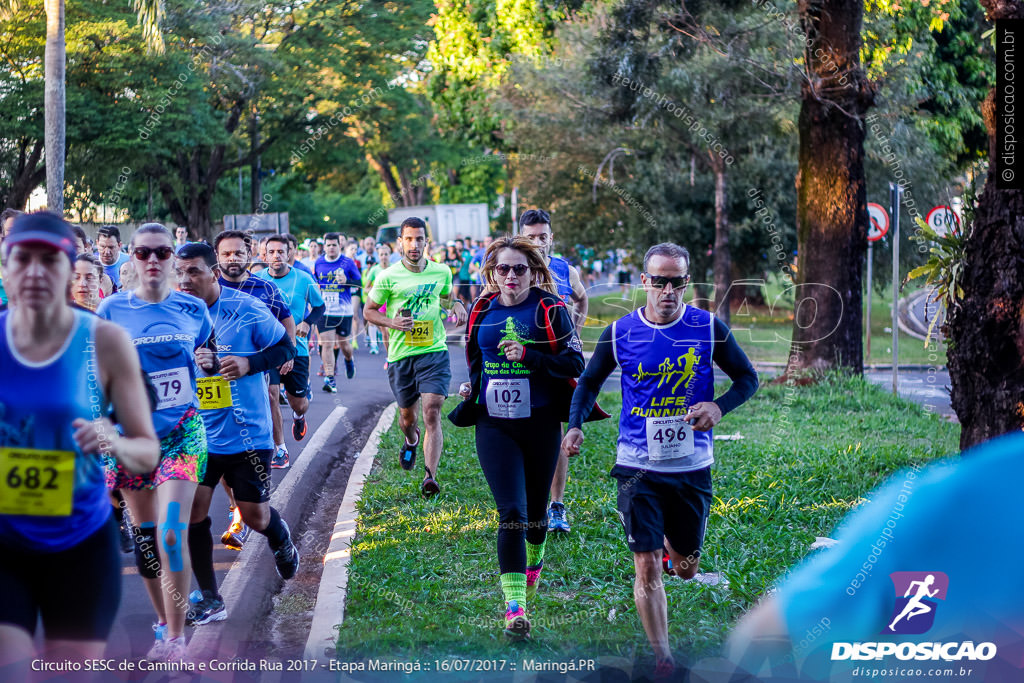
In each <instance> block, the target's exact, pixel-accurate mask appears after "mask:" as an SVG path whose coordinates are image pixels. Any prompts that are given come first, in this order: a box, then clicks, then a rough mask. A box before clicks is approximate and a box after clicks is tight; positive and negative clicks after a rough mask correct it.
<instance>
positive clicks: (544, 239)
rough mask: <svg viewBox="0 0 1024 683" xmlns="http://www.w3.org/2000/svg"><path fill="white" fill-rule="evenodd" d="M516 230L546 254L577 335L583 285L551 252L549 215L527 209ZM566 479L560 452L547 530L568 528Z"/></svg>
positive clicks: (566, 465)
mask: <svg viewBox="0 0 1024 683" xmlns="http://www.w3.org/2000/svg"><path fill="white" fill-rule="evenodd" d="M519 232H520V233H521V234H522V235H523V237H527V238H529V239H530V240H532V241H533V243H534V244H535V245H536V246H537V248H538V249H540V250H541V252H542V253H543V254H544V256H546V257H547V259H548V269H549V270H550V271H551V276H552V277H553V278H554V280H555V288H556V289H557V290H558V296H560V297H561V298H562V301H563V302H565V305H566V307H568V309H569V312H570V317H571V318H572V319H573V322H574V323H575V324H576V333H577V334H579V333H580V332H581V331H582V330H583V323H584V322H586V320H587V307H588V305H589V302H588V299H587V290H586V289H585V288H584V287H583V281H582V280H581V279H580V273H579V271H578V270H576V269H575V268H574V267H573V266H571V265H570V264H569V262H568V261H566V260H565V259H563V258H559V257H558V256H552V255H551V249H552V247H553V246H554V243H555V237H554V234H553V233H552V232H551V216H550V215H549V214H548V212H547V211H545V210H543V209H530V210H529V211H526V212H524V213H523V215H522V216H521V217H520V218H519ZM574 307H575V311H574ZM568 478H569V458H568V457H566V455H565V453H564V452H562V453H561V454H560V455H559V457H558V466H557V467H555V477H554V479H552V480H551V507H550V508H548V529H549V530H551V531H561V532H568V531H569V521H568V520H567V519H566V515H565V484H566V481H567V480H568Z"/></svg>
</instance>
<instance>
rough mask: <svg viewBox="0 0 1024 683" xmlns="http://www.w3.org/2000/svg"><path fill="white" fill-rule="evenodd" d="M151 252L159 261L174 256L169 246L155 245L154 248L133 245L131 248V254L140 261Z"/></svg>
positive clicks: (146, 257)
mask: <svg viewBox="0 0 1024 683" xmlns="http://www.w3.org/2000/svg"><path fill="white" fill-rule="evenodd" d="M152 254H156V257H157V258H158V259H160V260H161V261H166V260H167V259H169V258H171V257H172V256H174V249H172V248H171V247H157V248H156V249H151V248H149V247H135V248H134V249H132V255H134V256H135V258H137V259H139V260H140V261H145V260H146V259H148V258H149V257H150V256H151V255H152Z"/></svg>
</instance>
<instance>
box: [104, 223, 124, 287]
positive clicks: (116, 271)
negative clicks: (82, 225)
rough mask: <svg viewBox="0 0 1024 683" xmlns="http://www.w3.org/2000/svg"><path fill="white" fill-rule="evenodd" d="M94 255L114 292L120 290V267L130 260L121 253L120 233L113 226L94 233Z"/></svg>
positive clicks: (106, 226)
mask: <svg viewBox="0 0 1024 683" xmlns="http://www.w3.org/2000/svg"><path fill="white" fill-rule="evenodd" d="M96 253H97V255H98V256H99V257H100V264H101V265H102V266H103V270H104V271H106V273H107V275H108V276H109V277H110V279H111V280H112V281H113V283H114V290H113V291H114V292H117V291H120V289H121V266H122V265H124V264H125V263H127V262H128V261H129V260H130V257H129V256H128V254H126V253H124V252H123V251H121V231H120V230H118V229H117V227H115V226H113V225H103V226H100V229H99V230H97V231H96Z"/></svg>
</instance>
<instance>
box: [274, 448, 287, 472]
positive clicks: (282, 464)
mask: <svg viewBox="0 0 1024 683" xmlns="http://www.w3.org/2000/svg"><path fill="white" fill-rule="evenodd" d="M291 466H292V463H291V462H290V461H289V460H288V449H287V448H285V447H284V446H278V447H277V451H276V452H275V453H274V455H273V457H271V458H270V469H272V470H286V469H288V468H289V467H291Z"/></svg>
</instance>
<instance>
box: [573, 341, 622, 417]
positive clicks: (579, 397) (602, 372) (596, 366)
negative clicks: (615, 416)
mask: <svg viewBox="0 0 1024 683" xmlns="http://www.w3.org/2000/svg"><path fill="white" fill-rule="evenodd" d="M618 365H619V364H618V363H617V362H616V361H615V352H614V350H613V349H612V326H611V325H609V326H608V327H606V328H604V332H602V333H601V338H600V339H598V340H597V348H596V349H595V350H594V355H593V356H592V357H591V358H590V362H589V363H587V368H586V369H585V370H584V371H583V375H581V376H580V379H579V383H578V384H577V385H576V391H574V392H573V394H572V407H571V408H570V409H569V429H572V428H574V427H576V428H579V427H581V426H582V425H583V420H584V419H585V418H586V417H587V415H589V414H590V411H591V409H592V408H593V407H594V402H595V401H597V395H598V394H599V393H601V387H603V386H604V382H605V380H606V379H608V376H609V375H611V374H612V373H613V372H615V368H616V367H618Z"/></svg>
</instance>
